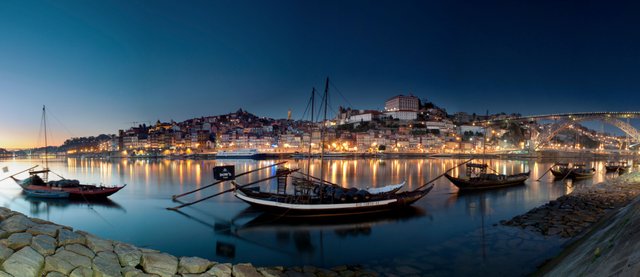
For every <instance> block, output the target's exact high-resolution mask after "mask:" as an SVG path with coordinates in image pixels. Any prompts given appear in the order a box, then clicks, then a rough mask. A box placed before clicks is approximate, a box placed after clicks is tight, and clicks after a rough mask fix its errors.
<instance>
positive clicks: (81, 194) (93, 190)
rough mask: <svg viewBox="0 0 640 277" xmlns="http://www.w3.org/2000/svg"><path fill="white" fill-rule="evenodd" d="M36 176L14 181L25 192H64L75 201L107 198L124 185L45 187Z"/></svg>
mask: <svg viewBox="0 0 640 277" xmlns="http://www.w3.org/2000/svg"><path fill="white" fill-rule="evenodd" d="M34 176H36V175H33V176H31V177H29V178H27V179H24V180H18V179H15V178H14V180H15V181H16V182H17V183H18V185H20V186H21V187H22V188H23V190H25V191H27V190H30V191H42V192H47V191H50V192H52V193H53V192H57V191H64V192H68V193H69V198H75V199H101V198H106V197H109V196H110V195H112V194H114V193H116V192H118V191H120V190H121V189H122V188H124V187H125V186H126V185H122V186H116V187H104V186H94V185H75V186H61V187H57V186H52V185H47V184H46V183H44V182H42V179H40V178H36V179H34V178H35V177H34Z"/></svg>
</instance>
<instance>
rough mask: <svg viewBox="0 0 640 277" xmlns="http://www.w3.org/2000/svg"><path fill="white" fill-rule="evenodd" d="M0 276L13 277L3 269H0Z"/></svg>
mask: <svg viewBox="0 0 640 277" xmlns="http://www.w3.org/2000/svg"><path fill="white" fill-rule="evenodd" d="M0 277H13V276H12V275H11V274H9V273H6V272H4V271H0Z"/></svg>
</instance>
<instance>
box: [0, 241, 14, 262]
mask: <svg viewBox="0 0 640 277" xmlns="http://www.w3.org/2000/svg"><path fill="white" fill-rule="evenodd" d="M11 254H13V249H11V248H9V247H6V246H4V245H0V263H2V262H4V261H5V260H6V259H7V258H9V256H11Z"/></svg>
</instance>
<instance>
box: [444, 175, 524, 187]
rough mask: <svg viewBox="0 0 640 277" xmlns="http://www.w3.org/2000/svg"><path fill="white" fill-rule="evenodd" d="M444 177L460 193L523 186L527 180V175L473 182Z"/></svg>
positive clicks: (449, 176)
mask: <svg viewBox="0 0 640 277" xmlns="http://www.w3.org/2000/svg"><path fill="white" fill-rule="evenodd" d="M444 176H445V177H447V179H449V181H451V183H453V184H454V185H455V186H456V187H458V189H459V190H460V191H479V190H489V189H498V188H504V187H511V186H518V185H523V184H524V181H526V180H527V179H528V178H529V173H526V174H525V173H523V174H518V175H513V176H509V177H508V178H506V179H505V180H474V179H463V178H456V177H453V176H451V175H449V174H445V175H444Z"/></svg>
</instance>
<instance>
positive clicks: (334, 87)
mask: <svg viewBox="0 0 640 277" xmlns="http://www.w3.org/2000/svg"><path fill="white" fill-rule="evenodd" d="M329 84H331V87H333V89H335V90H336V91H337V92H338V94H339V95H340V96H341V97H342V99H343V100H344V101H345V102H347V104H349V107H353V104H351V102H349V99H347V98H346V97H345V96H344V94H342V92H341V91H340V90H339V89H338V87H337V86H336V85H335V84H334V83H333V82H332V81H329Z"/></svg>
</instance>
